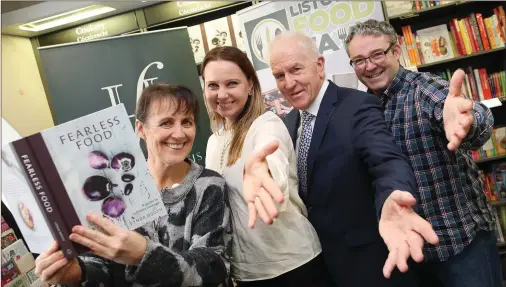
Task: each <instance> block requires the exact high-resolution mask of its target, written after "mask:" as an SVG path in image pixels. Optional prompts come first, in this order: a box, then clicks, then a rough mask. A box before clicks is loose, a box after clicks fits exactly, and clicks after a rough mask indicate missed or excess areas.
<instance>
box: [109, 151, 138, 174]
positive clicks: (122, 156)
mask: <svg viewBox="0 0 506 287" xmlns="http://www.w3.org/2000/svg"><path fill="white" fill-rule="evenodd" d="M134 166H135V158H134V156H133V155H131V154H129V153H126V152H121V153H119V154H117V155H115V156H114V157H113V158H112V161H111V167H112V168H114V169H116V170H121V171H129V170H131V169H132V168H134Z"/></svg>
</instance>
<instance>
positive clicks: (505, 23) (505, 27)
mask: <svg viewBox="0 0 506 287" xmlns="http://www.w3.org/2000/svg"><path fill="white" fill-rule="evenodd" d="M497 10H498V11H499V22H501V26H502V33H503V34H504V35H505V36H506V14H505V13H504V8H503V7H502V6H501V5H499V6H498V7H497Z"/></svg>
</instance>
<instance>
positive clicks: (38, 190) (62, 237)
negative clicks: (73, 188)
mask: <svg viewBox="0 0 506 287" xmlns="http://www.w3.org/2000/svg"><path fill="white" fill-rule="evenodd" d="M12 147H13V148H14V151H15V154H16V157H17V160H19V164H20V166H21V167H22V169H23V172H24V173H25V176H26V179H27V181H28V182H29V185H30V188H31V190H32V192H33V194H34V196H35V198H36V201H37V204H38V205H39V207H40V209H41V211H42V213H43V214H44V215H45V217H46V222H47V224H48V226H49V230H50V231H51V233H52V234H53V238H54V239H55V240H57V241H58V244H59V245H60V249H61V250H62V251H63V254H64V255H65V257H66V258H68V259H71V258H74V257H75V256H76V255H77V254H76V251H75V250H74V247H73V246H72V243H71V242H70V240H69V232H68V230H67V227H66V225H65V222H64V221H63V216H62V215H61V214H60V212H59V210H58V205H57V203H56V202H55V201H54V197H53V195H52V194H51V190H50V187H49V186H48V185H47V182H46V180H45V178H44V171H43V170H42V169H41V167H40V165H39V163H38V161H37V159H36V157H35V156H34V153H33V151H32V150H31V148H30V146H29V143H28V141H27V140H26V139H21V140H18V141H15V142H13V143H12Z"/></svg>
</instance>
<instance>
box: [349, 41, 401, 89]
mask: <svg viewBox="0 0 506 287" xmlns="http://www.w3.org/2000/svg"><path fill="white" fill-rule="evenodd" d="M389 46H390V41H389V38H388V37H387V36H374V35H357V36H355V37H353V39H352V40H351V42H350V43H349V45H348V52H349V56H350V59H351V60H352V61H356V60H359V59H364V58H367V57H370V56H372V55H375V54H376V53H381V52H382V51H385V50H387V49H388V47H389ZM400 53H401V47H400V46H399V45H398V44H395V45H394V46H393V47H392V48H391V50H390V51H389V52H388V53H387V54H386V55H385V58H384V60H381V61H376V63H373V62H371V60H370V59H368V60H367V61H366V62H365V64H364V65H361V66H357V67H355V73H356V74H357V77H358V79H359V80H360V81H361V82H362V83H363V84H364V85H366V86H367V87H368V88H369V89H371V90H372V91H373V92H374V93H375V94H379V93H381V92H383V91H384V90H385V89H386V88H388V86H389V85H390V83H391V82H392V80H393V79H394V78H395V75H397V72H398V71H399V56H400Z"/></svg>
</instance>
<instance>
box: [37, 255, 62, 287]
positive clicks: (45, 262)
mask: <svg viewBox="0 0 506 287" xmlns="http://www.w3.org/2000/svg"><path fill="white" fill-rule="evenodd" d="M37 259H38V258H37ZM62 259H65V256H64V255H63V252H62V251H57V252H54V253H52V254H50V255H49V256H47V257H46V258H44V259H41V260H39V261H37V264H36V267H35V274H37V275H39V277H42V275H44V276H45V279H43V280H44V281H46V280H47V279H49V278H51V277H53V275H54V273H55V272H56V271H57V270H58V269H59V268H57V269H55V268H52V269H49V268H50V267H51V266H52V265H54V264H55V263H57V262H58V261H61V260H62ZM64 265H65V264H64ZM60 268H61V267H60Z"/></svg>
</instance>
